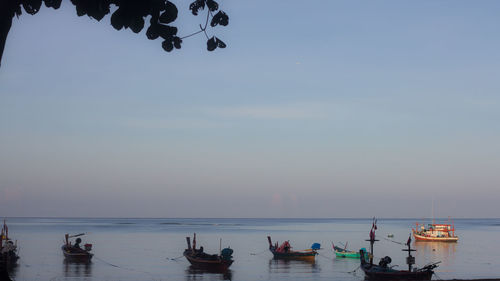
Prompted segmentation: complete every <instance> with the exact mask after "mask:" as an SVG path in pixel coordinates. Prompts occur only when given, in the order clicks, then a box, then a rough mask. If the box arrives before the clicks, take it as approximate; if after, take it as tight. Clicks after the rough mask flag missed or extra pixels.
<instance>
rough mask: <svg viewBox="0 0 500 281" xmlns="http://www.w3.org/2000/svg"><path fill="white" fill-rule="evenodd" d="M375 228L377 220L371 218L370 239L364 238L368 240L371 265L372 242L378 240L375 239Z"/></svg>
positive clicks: (371, 262)
mask: <svg viewBox="0 0 500 281" xmlns="http://www.w3.org/2000/svg"><path fill="white" fill-rule="evenodd" d="M375 230H377V220H376V219H375V218H373V223H372V229H371V230H370V239H369V240H365V241H369V242H370V266H372V265H373V244H375V241H379V240H377V239H375Z"/></svg>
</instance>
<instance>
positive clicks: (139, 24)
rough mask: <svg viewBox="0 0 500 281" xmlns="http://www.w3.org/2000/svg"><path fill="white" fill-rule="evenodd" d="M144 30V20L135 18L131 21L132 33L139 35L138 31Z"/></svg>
mask: <svg viewBox="0 0 500 281" xmlns="http://www.w3.org/2000/svg"><path fill="white" fill-rule="evenodd" d="M142 28H144V19H143V18H142V17H137V18H135V19H133V20H132V23H131V24H130V29H132V31H133V32H135V33H139V31H141V30H142Z"/></svg>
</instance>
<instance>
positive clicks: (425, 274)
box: [361, 267, 433, 280]
mask: <svg viewBox="0 0 500 281" xmlns="http://www.w3.org/2000/svg"><path fill="white" fill-rule="evenodd" d="M361 268H362V269H363V271H364V272H365V279H367V280H431V278H432V274H433V272H429V271H422V272H409V271H395V272H392V271H387V272H384V271H377V270H376V269H373V270H371V269H370V268H365V267H361Z"/></svg>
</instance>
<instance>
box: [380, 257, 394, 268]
mask: <svg viewBox="0 0 500 281" xmlns="http://www.w3.org/2000/svg"><path fill="white" fill-rule="evenodd" d="M391 262H392V259H391V258H390V257H389V256H385V257H383V258H381V259H380V261H379V263H378V265H379V266H381V267H387V266H388V265H389V264H390V263H391Z"/></svg>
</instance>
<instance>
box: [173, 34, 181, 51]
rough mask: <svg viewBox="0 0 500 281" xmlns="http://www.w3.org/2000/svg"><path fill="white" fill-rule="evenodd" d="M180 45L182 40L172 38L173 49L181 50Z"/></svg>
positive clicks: (175, 37)
mask: <svg viewBox="0 0 500 281" xmlns="http://www.w3.org/2000/svg"><path fill="white" fill-rule="evenodd" d="M181 43H182V39H181V38H179V37H177V36H174V47H175V48H176V49H180V48H181Z"/></svg>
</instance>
